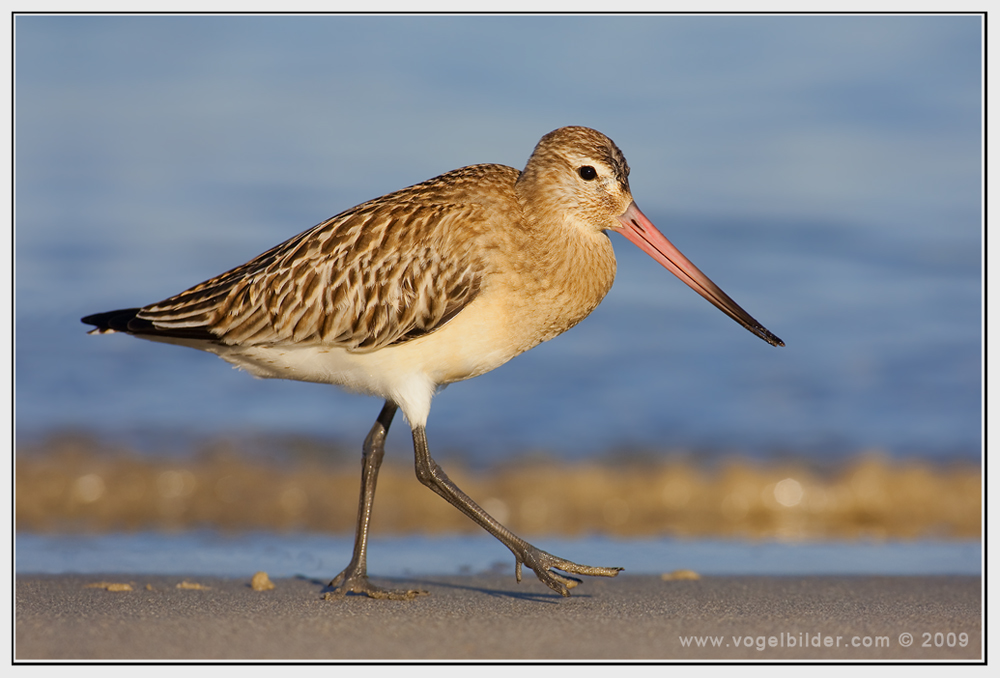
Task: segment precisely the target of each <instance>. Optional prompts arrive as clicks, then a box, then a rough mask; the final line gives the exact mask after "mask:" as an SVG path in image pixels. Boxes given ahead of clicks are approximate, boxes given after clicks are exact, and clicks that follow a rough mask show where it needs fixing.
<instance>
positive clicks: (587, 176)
mask: <svg viewBox="0 0 1000 678" xmlns="http://www.w3.org/2000/svg"><path fill="white" fill-rule="evenodd" d="M577 172H579V173H580V178H581V179H583V180H584V181H593V180H594V179H596V178H597V170H595V169H594V168H593V167H591V166H590V165H584V166H583V167H581V168H580V169H578V170H577Z"/></svg>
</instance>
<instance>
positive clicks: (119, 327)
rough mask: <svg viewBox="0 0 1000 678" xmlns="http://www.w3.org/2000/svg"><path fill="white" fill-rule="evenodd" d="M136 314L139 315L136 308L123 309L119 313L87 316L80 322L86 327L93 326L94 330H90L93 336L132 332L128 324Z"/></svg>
mask: <svg viewBox="0 0 1000 678" xmlns="http://www.w3.org/2000/svg"><path fill="white" fill-rule="evenodd" d="M137 313H139V309H137V308H124V309H122V310H120V311H108V312H106V313H95V314H94V315H88V316H87V317H86V318H83V319H82V320H81V321H80V322H83V323H86V324H88V325H94V327H95V328H96V329H93V330H91V332H93V333H95V334H104V333H107V332H134V331H135V330H133V329H130V328H129V323H130V322H131V321H133V320H135V316H136V314H137ZM139 322H142V321H139Z"/></svg>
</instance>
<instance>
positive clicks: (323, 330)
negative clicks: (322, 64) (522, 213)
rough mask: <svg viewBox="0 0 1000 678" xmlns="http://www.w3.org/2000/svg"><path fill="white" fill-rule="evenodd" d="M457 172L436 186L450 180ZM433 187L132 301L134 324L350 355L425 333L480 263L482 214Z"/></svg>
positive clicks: (464, 294)
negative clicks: (170, 291)
mask: <svg viewBox="0 0 1000 678" xmlns="http://www.w3.org/2000/svg"><path fill="white" fill-rule="evenodd" d="M472 169H474V168H466V170H465V171H468V170H472ZM504 169H507V168H504ZM510 171H511V172H514V170H510ZM461 172H463V170H456V172H455V173H450V174H455V177H451V178H450V180H449V175H442V176H441V177H438V178H437V179H435V180H432V182H438V183H441V184H442V186H443V187H445V188H446V187H447V186H448V185H449V183H451V184H454V183H455V182H456V180H460V179H461V178H462V175H461V174H460V173H461ZM508 178H510V177H508ZM513 178H516V174H515V175H514V177H513ZM513 178H510V179H511V180H513ZM434 187H435V186H434V185H432V184H431V182H425V184H418V185H417V186H414V187H411V188H410V189H404V190H403V191H399V192H397V193H394V194H390V195H388V196H385V197H383V198H378V199H376V200H373V201H370V202H368V203H364V204H363V205H359V206H358V207H355V208H353V209H351V210H348V211H347V212H344V213H342V214H340V215H337V216H335V217H333V218H331V219H329V220H328V221H325V222H323V223H321V224H319V225H317V226H315V227H314V228H312V229H310V230H308V231H306V232H304V233H301V234H299V235H298V236H296V237H294V238H292V239H290V240H288V241H286V242H285V243H283V244H281V245H278V246H277V247H274V248H272V249H270V250H268V251H267V252H265V253H263V254H261V255H260V256H258V257H257V258H255V259H253V260H252V261H250V262H248V263H246V264H244V265H242V266H239V267H237V268H234V269H232V270H231V271H228V272H227V273H223V274H222V275H220V276H217V277H215V278H213V279H211V280H208V281H206V282H203V283H201V284H200V285H197V286H195V287H192V288H191V289H189V290H187V291H185V292H182V293H181V294H178V295H176V296H174V297H171V298H170V299H167V300H165V301H162V302H159V303H157V304H152V305H150V306H146V307H144V308H142V309H140V310H139V312H138V314H137V315H136V318H135V320H133V321H132V322H133V323H142V324H145V325H146V326H147V327H149V328H151V330H152V331H150V332H149V333H152V334H161V335H168V336H170V335H173V336H179V337H180V336H186V337H203V338H212V339H214V340H216V341H219V342H221V343H223V344H231V345H232V344H241V345H249V346H252V345H262V344H267V345H277V344H288V343H296V344H310V343H316V344H323V345H335V346H341V347H344V348H347V349H349V350H352V351H370V350H375V349H378V348H381V347H384V346H389V345H392V344H398V343H401V342H404V341H408V340H410V339H413V338H416V337H418V336H421V335H424V334H427V333H429V332H433V331H434V330H435V329H437V328H438V327H440V326H442V325H443V324H444V323H446V322H448V320H450V319H451V318H453V317H454V316H455V315H456V314H457V313H458V312H459V311H461V310H462V309H463V308H464V307H465V306H467V305H468V304H469V303H471V302H472V300H473V299H475V297H476V295H477V294H478V293H479V290H480V283H481V281H482V280H483V278H484V277H485V274H486V266H487V265H488V262H487V261H486V260H485V259H484V251H483V250H482V248H481V247H479V246H478V244H477V240H480V239H479V238H478V237H477V236H478V234H480V233H482V232H483V229H484V228H485V226H486V223H485V221H486V214H487V210H485V209H484V208H483V206H481V205H475V204H453V203H449V202H446V201H445V200H444V198H447V197H450V196H449V194H451V193H452V192H451V191H441V193H442V195H441V196H440V197H441V198H443V199H442V200H429V199H428V193H429V192H430V193H433V190H432V189H433V188H434ZM418 196H419V198H420V199H419V200H418V199H417V197H418ZM480 242H481V241H480Z"/></svg>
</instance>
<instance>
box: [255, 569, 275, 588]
mask: <svg viewBox="0 0 1000 678" xmlns="http://www.w3.org/2000/svg"><path fill="white" fill-rule="evenodd" d="M250 588H252V589H253V590H254V591H270V590H271V589H273V588H274V582H272V581H271V580H270V578H269V577H268V576H267V572H258V573H257V574H255V575H254V576H253V579H251V580H250Z"/></svg>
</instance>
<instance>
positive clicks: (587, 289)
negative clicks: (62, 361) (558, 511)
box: [83, 127, 784, 599]
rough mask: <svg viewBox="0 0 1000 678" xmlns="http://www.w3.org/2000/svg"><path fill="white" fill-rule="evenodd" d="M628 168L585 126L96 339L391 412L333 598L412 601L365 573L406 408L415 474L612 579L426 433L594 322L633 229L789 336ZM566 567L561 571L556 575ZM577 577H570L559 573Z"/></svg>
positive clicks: (365, 468) (464, 172)
mask: <svg viewBox="0 0 1000 678" xmlns="http://www.w3.org/2000/svg"><path fill="white" fill-rule="evenodd" d="M628 174H629V167H628V163H626V161H625V157H624V156H623V155H622V153H621V151H620V150H618V147H617V146H616V145H615V144H614V142H612V141H611V140H610V139H609V138H607V137H606V136H604V135H603V134H601V133H600V132H597V131H595V130H592V129H588V128H585V127H563V128H561V129H557V130H555V131H553V132H550V133H549V134H546V135H545V136H544V137H542V139H541V141H539V142H538V145H537V146H536V147H535V150H534V152H533V153H532V154H531V157H530V158H529V159H528V164H527V165H526V166H525V168H524V171H522V172H518V171H517V170H516V169H513V168H511V167H505V166H503V165H473V166H470V167H464V168H462V169H457V170H455V171H453V172H448V173H446V174H442V175H441V176H439V177H436V178H434V179H430V180H429V181H425V182H423V183H421V184H417V185H415V186H411V187H410V188H404V189H403V190H400V191H397V192H395V193H390V194H389V195H386V196H383V197H381V198H376V199H374V200H371V201H369V202H366V203H364V204H362V205H358V206H357V207H353V208H351V209H349V210H347V211H346V212H342V213H340V214H338V215H337V216H335V217H332V218H330V219H328V220H326V221H324V222H323V223H321V224H318V225H317V226H315V227H313V228H311V229H309V230H307V231H305V232H304V233H301V234H299V235H297V236H295V237H293V238H292V239H290V240H288V241H287V242H285V243H282V244H281V245H278V246H277V247H274V248H273V249H270V250H268V251H267V252H265V253H264V254H261V255H260V256H259V257H257V258H256V259H253V260H252V261H250V262H248V263H246V264H243V265H242V266H239V267H237V268H234V269H233V270H231V271H228V272H226V273H223V274H222V275H219V276H216V277H215V278H212V279H211V280H208V281H206V282H203V283H201V284H200V285H196V286H194V287H192V288H191V289H189V290H187V291H185V292H181V293H180V294H178V295H176V296H173V297H170V298H169V299H167V300H165V301H161V302H158V303H155V304H150V305H148V306H143V307H142V308H131V309H126V310H120V311H110V312H108V313H98V314H96V315H92V316H88V317H86V318H84V319H83V322H85V323H88V324H90V325H95V326H96V329H94V330H91V333H99V334H103V333H110V332H126V333H128V334H133V335H135V336H137V337H141V338H143V339H151V340H153V341H162V342H166V343H171V344H180V345H182V346H190V347H192V348H197V349H201V350H203V351H209V352H211V353H215V354H216V355H218V356H219V357H220V358H222V359H224V360H226V361H228V362H230V363H232V364H233V365H236V366H237V367H240V368H243V369H245V370H246V371H248V372H250V373H251V374H253V375H254V376H257V377H265V378H278V379H295V380H299V381H313V382H322V383H328V384H336V385H338V386H342V387H344V388H346V389H348V390H351V391H356V392H360V393H365V394H369V395H375V396H378V397H380V398H382V399H384V400H385V405H384V406H383V407H382V411H381V413H380V414H379V416H378V419H377V421H376V422H375V424H374V426H372V429H371V431H370V432H369V433H368V436H367V438H366V439H365V443H364V447H363V457H362V459H363V462H362V476H361V498H360V505H359V510H358V522H357V531H356V534H355V543H354V555H353V557H352V558H351V561H350V564H349V565H348V566H347V567H346V568H345V569H344V571H343V572H341V573H340V574H338V575H337V576H336V577H335V578H334V580H333V581H331V582H330V586H331V588H332V591H331V592H330V593H329V594H328V595H331V596H342V595H344V594H346V593H347V592H353V593H363V594H366V595H368V596H371V597H373V598H393V599H401V598H411V597H413V596H415V595H418V594H420V593H422V592H420V591H412V590H387V589H383V588H381V587H378V586H376V585H375V584H373V583H371V582H370V581H369V579H368V572H367V562H366V555H367V545H368V524H369V518H370V517H371V511H372V503H373V500H374V497H375V483H376V480H377V478H378V470H379V466H380V464H381V462H382V457H383V455H384V442H385V436H386V433H387V432H388V429H389V425H390V424H391V423H392V419H393V415H394V414H395V413H396V409H397V408H402V410H403V414H405V415H406V418H407V420H408V421H409V423H410V428H411V429H412V432H413V447H414V454H415V457H416V472H417V478H418V479H419V480H420V482H422V483H423V484H424V485H426V486H428V487H429V488H430V489H432V490H433V491H434V492H436V493H438V494H439V495H441V496H442V497H444V498H445V499H446V500H447V501H448V502H450V503H451V504H452V505H454V506H455V507H456V508H458V509H459V510H460V511H462V512H463V513H465V514H466V515H467V516H469V518H471V519H472V520H474V521H475V522H476V523H478V524H479V525H481V526H482V527H483V528H484V529H485V530H486V531H487V532H489V533H490V534H492V535H493V536H494V537H496V538H497V539H499V540H500V541H501V542H502V543H503V544H504V545H505V546H506V547H507V548H509V549H510V550H511V552H512V553H513V554H514V559H515V563H516V565H515V572H516V575H517V580H518V581H520V580H521V566H522V565H526V566H528V567H529V568H531V569H532V570H533V571H534V572H535V574H536V575H537V576H538V578H539V579H541V580H542V581H543V582H544V583H545V584H546V585H548V586H549V587H550V588H552V589H553V590H555V591H557V592H559V593H561V594H562V595H564V596H567V595H569V590H570V589H571V588H572V587H574V586H576V585H577V584H578V583H579V582H580V580H579V579H577V578H575V577H572V576H569V575H593V576H604V577H613V576H615V575H616V574H618V572H619V571H620V570H621V568H617V567H589V566H586V565H579V564H577V563H574V562H571V561H568V560H564V559H563V558H558V557H556V556H554V555H551V554H549V553H546V552H545V551H542V550H541V549H538V548H536V547H534V546H532V545H531V544H529V543H528V542H526V541H524V540H523V539H521V538H520V537H518V536H516V535H515V534H513V533H512V532H511V531H510V530H508V529H507V528H506V527H504V526H503V525H501V524H500V523H499V522H497V521H496V520H495V519H494V518H493V517H492V516H490V515H489V514H488V513H486V511H484V510H483V509H482V508H481V507H480V506H479V505H478V504H476V502H474V501H473V500H472V499H471V498H470V497H469V496H468V495H466V494H465V493H464V492H462V490H460V489H459V488H458V487H457V486H456V485H455V484H454V483H453V482H452V481H451V480H450V479H449V478H448V476H447V475H446V474H445V472H444V471H443V470H442V469H441V467H440V466H438V465H437V463H436V462H435V461H434V460H433V459H432V458H431V455H430V451H429V449H428V446H427V436H426V435H425V431H424V427H425V425H426V423H427V415H428V413H429V412H430V406H431V399H432V397H433V396H434V393H435V392H436V391H437V390H438V388H439V387H441V386H444V385H446V384H450V383H453V382H456V381H462V380H463V379H470V378H472V377H475V376H478V375H480V374H483V373H485V372H489V371H490V370H492V369H494V368H496V367H499V366H500V365H502V364H504V363H505V362H507V361H508V360H510V359H511V358H513V357H514V356H516V355H519V354H520V353H523V352H524V351H527V350H528V349H530V348H532V347H534V346H537V345H538V344H540V343H541V342H543V341H546V340H547V339H551V338H552V337H555V336H556V335H558V334H561V333H562V332H565V331H566V330H568V329H569V328H571V327H573V326H574V325H576V324H577V323H578V322H580V321H581V320H583V319H584V318H585V317H586V316H587V315H588V314H589V313H590V312H591V311H593V310H594V308H595V307H596V306H597V305H598V304H599V303H600V302H601V300H602V299H603V298H604V295H606V294H607V293H608V290H609V289H610V288H611V283H612V281H613V280H614V277H615V256H614V253H613V251H612V248H611V241H610V239H609V238H608V236H607V232H608V231H615V232H618V233H621V234H622V235H624V236H625V237H626V238H628V239H629V240H631V241H632V242H633V243H635V244H636V245H638V246H639V247H640V248H642V249H643V250H644V251H645V252H646V253H648V254H649V255H650V256H652V257H653V258H654V259H655V260H656V261H658V262H660V263H661V264H662V265H663V266H665V267H666V268H667V269H668V270H670V271H671V272H672V273H674V274H675V275H676V276H677V277H679V278H680V279H681V280H683V281H684V282H685V283H687V284H688V285H690V286H691V287H692V288H693V289H694V290H695V291H696V292H698V294H700V295H702V296H703V297H705V298H706V299H708V300H709V301H711V302H712V303H713V304H715V305H716V306H717V307H718V308H719V309H721V310H722V311H723V312H724V313H726V314H727V315H729V316H730V317H731V318H733V319H734V320H736V321H737V322H738V323H740V324H741V325H743V326H744V327H745V328H747V329H748V330H750V331H751V332H753V333H754V334H756V335H757V336H758V337H760V338H761V339H763V340H764V341H766V342H768V343H769V344H772V345H774V346H783V345H784V344H783V343H782V342H781V340H780V339H778V338H777V337H776V336H774V335H773V334H771V333H770V332H768V331H767V330H766V329H765V328H764V327H763V326H762V325H761V324H760V323H758V322H757V321H756V320H754V319H753V318H752V317H750V315H749V314H748V313H747V312H746V311H744V310H743V309H742V308H740V307H739V306H738V305H737V304H736V302H734V301H733V300H732V299H730V298H729V297H728V296H727V295H726V294H725V293H724V292H723V291H722V290H721V289H719V288H718V287H717V286H716V285H715V284H714V283H712V281H711V280H709V279H708V277H706V276H705V275H704V274H703V273H702V272H701V271H699V270H698V269H697V268H696V267H695V266H694V264H692V263H691V262H690V261H688V259H687V258H686V257H684V255H682V254H681V253H680V252H679V251H678V250H677V249H676V248H675V247H674V246H673V245H672V244H671V243H670V242H669V241H668V240H667V239H666V238H665V237H664V236H663V235H662V234H661V233H660V232H659V231H657V230H656V228H655V227H654V226H653V224H652V223H651V222H650V221H649V219H647V218H646V216H645V215H644V214H643V213H642V212H640V211H639V208H638V207H637V206H636V204H635V202H634V201H633V200H632V194H631V192H630V190H629V184H628ZM556 570H559V572H557V571H556ZM562 573H565V574H562Z"/></svg>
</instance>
